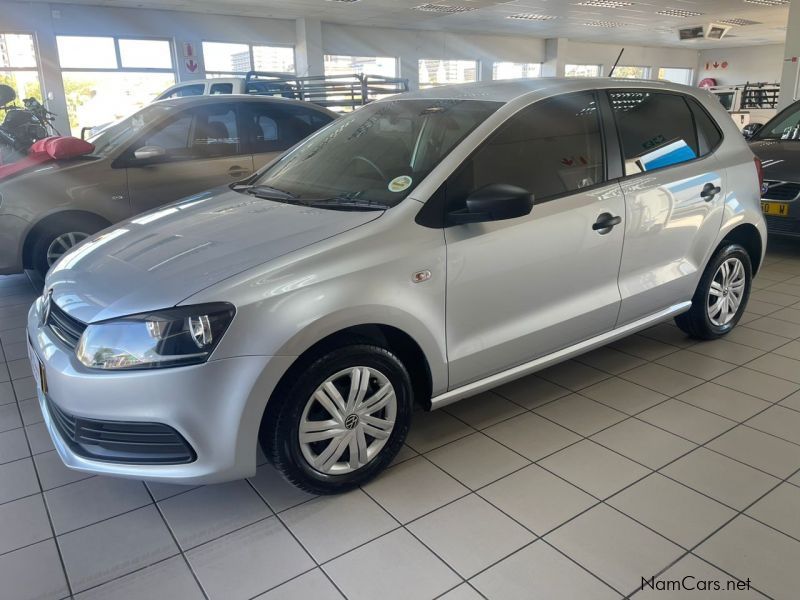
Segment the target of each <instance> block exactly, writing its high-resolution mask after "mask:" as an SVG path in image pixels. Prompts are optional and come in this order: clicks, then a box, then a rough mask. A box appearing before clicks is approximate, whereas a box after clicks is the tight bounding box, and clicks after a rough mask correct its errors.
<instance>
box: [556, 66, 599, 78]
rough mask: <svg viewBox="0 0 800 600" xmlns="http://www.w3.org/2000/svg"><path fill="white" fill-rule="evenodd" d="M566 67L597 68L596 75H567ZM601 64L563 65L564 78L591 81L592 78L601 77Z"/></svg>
mask: <svg viewBox="0 0 800 600" xmlns="http://www.w3.org/2000/svg"><path fill="white" fill-rule="evenodd" d="M567 67H597V75H595V76H591V75H587V76H583V75H567ZM603 70H604V69H603V64H602V63H565V64H564V77H568V78H570V79H592V78H593V77H603Z"/></svg>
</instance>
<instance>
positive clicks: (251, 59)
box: [203, 42, 295, 77]
mask: <svg viewBox="0 0 800 600" xmlns="http://www.w3.org/2000/svg"><path fill="white" fill-rule="evenodd" d="M203 63H204V64H205V68H206V74H207V75H208V76H209V77H228V76H231V75H244V74H245V73H247V72H248V71H253V70H255V71H269V72H272V73H294V69H295V65H294V48H293V47H292V46H264V45H256V44H237V43H230V42H203Z"/></svg>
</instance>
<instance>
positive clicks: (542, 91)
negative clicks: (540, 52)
mask: <svg viewBox="0 0 800 600" xmlns="http://www.w3.org/2000/svg"><path fill="white" fill-rule="evenodd" d="M607 88H613V89H620V88H622V89H625V88H635V89H643V88H645V89H653V90H661V91H674V92H679V93H683V94H686V93H688V94H691V95H697V94H696V91H697V90H696V88H693V87H689V86H685V85H679V84H676V83H670V82H668V81H656V80H650V79H612V78H610V77H536V78H532V79H506V80H502V81H479V82H476V83H461V84H457V85H442V86H438V87H432V88H427V89H424V90H418V91H414V92H407V93H405V94H403V98H404V99H409V100H413V99H437V100H439V99H442V100H486V101H489V102H503V103H507V102H511V101H512V100H515V99H517V98H520V97H522V96H529V95H533V96H536V95H540V96H552V95H555V94H561V93H566V92H579V91H583V90H594V89H607ZM388 99H389V98H387V99H385V100H382V102H385V101H386V100H388Z"/></svg>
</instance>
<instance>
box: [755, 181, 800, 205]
mask: <svg viewBox="0 0 800 600" xmlns="http://www.w3.org/2000/svg"><path fill="white" fill-rule="evenodd" d="M764 183H766V184H767V185H768V186H769V189H768V190H767V192H766V193H765V194H764V195H763V198H764V200H784V201H786V200H794V199H795V198H797V197H798V196H800V183H792V182H791V181H765V182H764Z"/></svg>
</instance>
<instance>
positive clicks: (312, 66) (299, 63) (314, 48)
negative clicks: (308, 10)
mask: <svg viewBox="0 0 800 600" xmlns="http://www.w3.org/2000/svg"><path fill="white" fill-rule="evenodd" d="M295 23H296V24H295V27H296V31H297V42H296V43H295V50H294V55H295V69H296V70H297V75H298V76H300V77H303V76H306V75H324V74H325V65H324V59H323V56H324V53H323V50H322V22H321V21H320V20H319V19H306V18H302V19H297V21H296V22H295Z"/></svg>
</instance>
